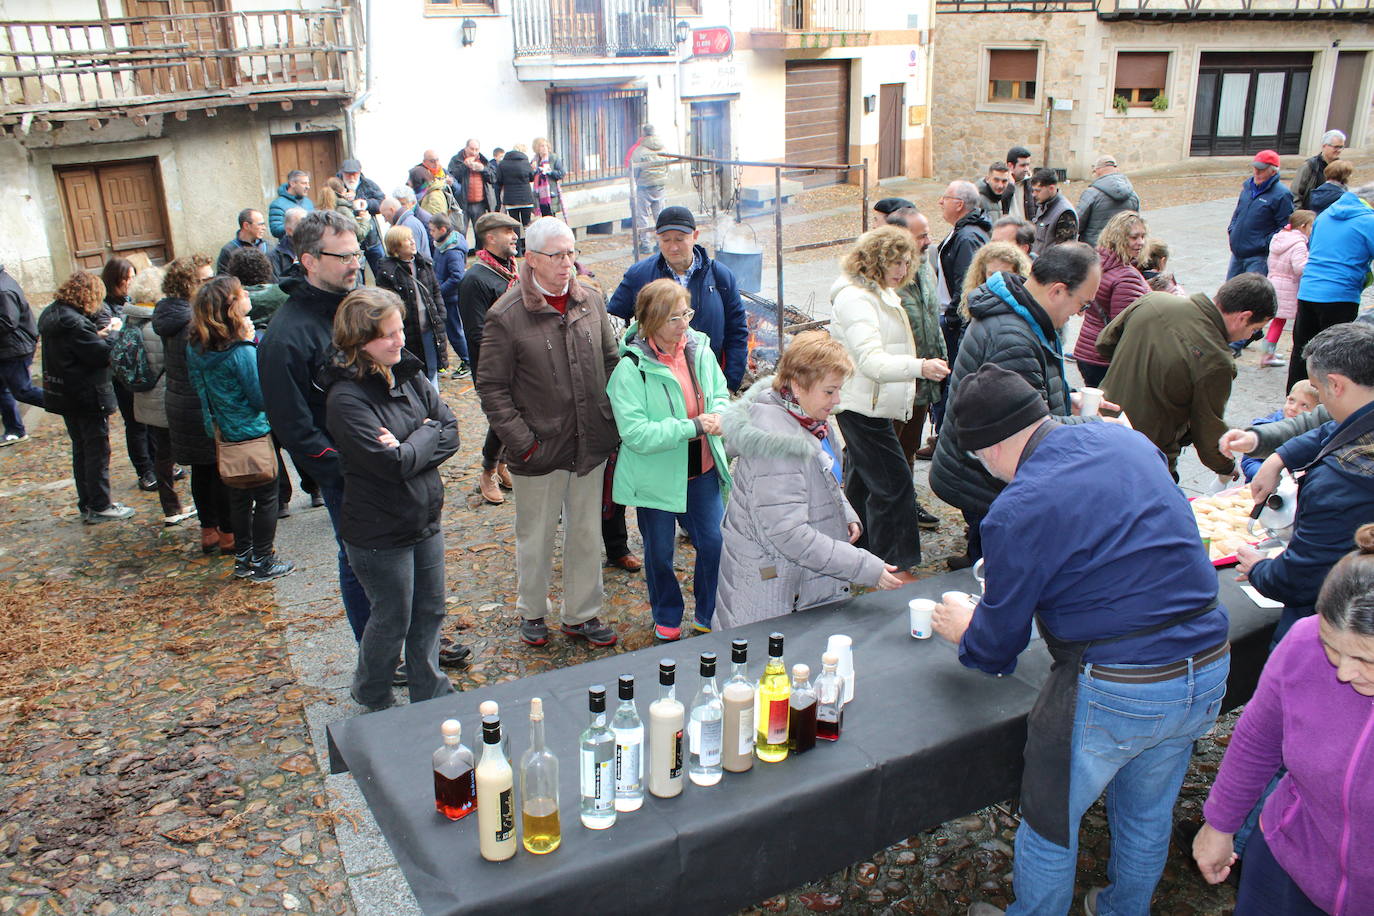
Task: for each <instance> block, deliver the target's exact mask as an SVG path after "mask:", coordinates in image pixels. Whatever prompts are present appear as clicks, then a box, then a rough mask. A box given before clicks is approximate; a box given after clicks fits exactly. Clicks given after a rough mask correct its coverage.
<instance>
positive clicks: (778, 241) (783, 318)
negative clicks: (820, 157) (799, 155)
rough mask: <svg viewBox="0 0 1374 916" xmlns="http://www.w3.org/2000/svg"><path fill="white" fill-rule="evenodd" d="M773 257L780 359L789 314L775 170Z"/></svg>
mask: <svg viewBox="0 0 1374 916" xmlns="http://www.w3.org/2000/svg"><path fill="white" fill-rule="evenodd" d="M773 257H774V259H775V260H776V261H777V265H778V357H779V358H781V357H782V348H783V346H784V342H783V341H784V338H786V337H787V334H786V333H784V332H785V331H786V329H787V313H786V311H785V310H784V309H783V304H782V169H781V168H775V169H773Z"/></svg>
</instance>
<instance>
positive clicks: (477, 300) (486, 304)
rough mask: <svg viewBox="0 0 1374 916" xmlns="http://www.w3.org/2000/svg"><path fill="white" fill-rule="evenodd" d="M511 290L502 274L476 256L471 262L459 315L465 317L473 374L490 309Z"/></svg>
mask: <svg viewBox="0 0 1374 916" xmlns="http://www.w3.org/2000/svg"><path fill="white" fill-rule="evenodd" d="M510 266H511V270H512V271H514V270H515V260H514V259H513V258H512V259H511V265H510ZM508 289H510V283H508V282H507V281H506V280H505V279H504V278H503V277H501V276H500V275H499V274H497V273H496V271H494V270H492V269H491V268H490V267H488V266H487V265H485V264H483V263H482V261H481V259H479V258H478V257H477V255H473V256H472V258H471V259H470V260H469V261H468V269H467V272H465V273H464V274H463V282H461V283H460V284H458V314H459V316H460V317H461V318H462V319H463V336H464V337H466V338H467V339H468V365H470V366H472V372H473V375H474V376H476V374H477V359H478V356H479V354H480V353H481V350H482V327H483V325H485V324H486V321H487V310H488V309H490V308H491V307H492V306H493V305H495V304H496V300H497V299H500V298H501V297H502V296H504V295H505V294H506V290H508Z"/></svg>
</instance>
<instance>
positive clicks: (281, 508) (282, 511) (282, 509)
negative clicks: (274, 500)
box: [277, 503, 291, 518]
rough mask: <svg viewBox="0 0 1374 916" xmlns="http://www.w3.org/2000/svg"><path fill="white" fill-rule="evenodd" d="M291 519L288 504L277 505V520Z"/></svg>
mask: <svg viewBox="0 0 1374 916" xmlns="http://www.w3.org/2000/svg"><path fill="white" fill-rule="evenodd" d="M290 517H291V507H290V506H288V505H287V504H286V503H278V504H277V518H290Z"/></svg>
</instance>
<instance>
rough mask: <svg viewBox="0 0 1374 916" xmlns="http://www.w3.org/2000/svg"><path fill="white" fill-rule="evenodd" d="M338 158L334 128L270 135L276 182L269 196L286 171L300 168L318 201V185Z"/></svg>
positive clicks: (339, 157) (339, 155)
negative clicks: (307, 174) (308, 174)
mask: <svg viewBox="0 0 1374 916" xmlns="http://www.w3.org/2000/svg"><path fill="white" fill-rule="evenodd" d="M417 158H418V157H417ZM342 161H343V159H342V154H341V153H340V146H339V132H338V131H337V130H326V131H320V132H318V133H309V134H289V135H283V136H280V137H273V138H272V165H273V167H274V168H275V169H276V172H277V173H276V176H275V177H276V179H277V184H276V185H274V186H273V193H272V195H271V196H272V197H276V196H277V195H276V190H275V189H276V188H277V187H279V186H280V185H281V184H282V182H284V181H286V175H287V173H288V172H290V171H292V170H294V169H301V170H302V171H306V172H309V173H310V197H311V199H312V200H314V201H315V203H316V204H319V202H320V189H321V188H323V187H324V183H325V180H326V179H328V178H329V176H331V175H333V174H334V173H335V172H337V171H338V170H339V163H340V162H342Z"/></svg>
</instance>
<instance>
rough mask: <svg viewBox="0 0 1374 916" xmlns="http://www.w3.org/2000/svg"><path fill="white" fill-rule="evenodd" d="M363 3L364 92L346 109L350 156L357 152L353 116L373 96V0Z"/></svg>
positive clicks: (347, 142)
mask: <svg viewBox="0 0 1374 916" xmlns="http://www.w3.org/2000/svg"><path fill="white" fill-rule="evenodd" d="M362 3H363V92H362V95H360V96H358V97H357V98H356V99H354V100H353V103H352V104H350V105H349V106H348V107H347V108H345V109H344V134H345V137H344V141H345V145H346V146H347V148H348V155H349V156H356V154H357V130H356V128H355V127H354V125H353V116H354V115H355V114H356V113H357V111H358V109H360V108H362V107H363V106H364V105H366V104H367V100H368V99H369V98H371V97H372V0H362Z"/></svg>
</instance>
